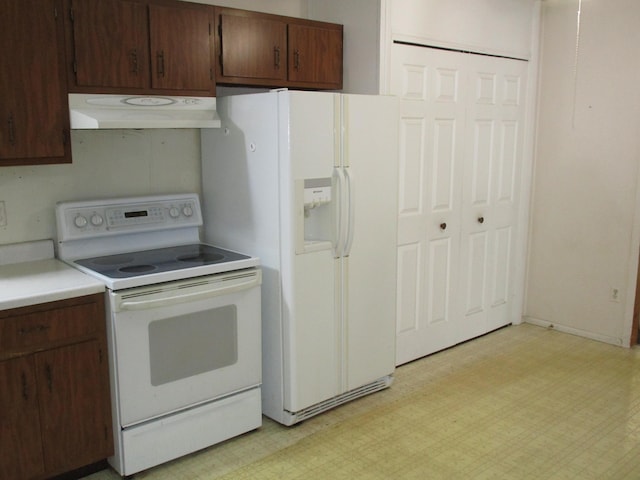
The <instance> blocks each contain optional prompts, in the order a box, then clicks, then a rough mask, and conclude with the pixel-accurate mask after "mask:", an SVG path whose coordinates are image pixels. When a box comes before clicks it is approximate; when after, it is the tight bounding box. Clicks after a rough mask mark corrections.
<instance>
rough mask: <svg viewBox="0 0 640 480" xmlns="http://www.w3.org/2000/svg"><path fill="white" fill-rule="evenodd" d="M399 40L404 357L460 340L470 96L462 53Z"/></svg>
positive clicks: (396, 77)
mask: <svg viewBox="0 0 640 480" xmlns="http://www.w3.org/2000/svg"><path fill="white" fill-rule="evenodd" d="M393 48H394V55H393V58H394V67H393V75H392V91H393V93H394V94H396V95H398V96H399V97H400V110H401V112H400V120H399V122H400V152H399V154H400V172H399V179H400V180H399V181H400V185H399V194H400V197H399V212H398V262H399V264H398V272H399V277H398V291H397V298H398V308H397V312H398V319H397V322H398V323H397V325H398V329H397V348H396V351H397V352H398V356H397V363H398V364H402V363H406V362H408V361H411V360H413V359H416V358H419V357H422V356H424V355H427V354H429V353H432V352H435V351H437V350H441V349H443V348H446V347H447V346H450V345H451V342H452V341H453V340H454V336H453V334H454V332H455V330H456V329H455V327H452V326H451V322H453V321H454V319H455V318H456V313H455V309H456V308H457V307H456V305H455V296H454V292H453V288H454V285H456V283H457V277H458V270H459V266H458V262H459V259H458V252H459V248H460V247H459V240H460V221H459V217H460V206H461V187H462V185H461V184H460V182H459V181H457V180H456V178H457V177H458V176H459V175H460V173H459V169H460V167H461V164H462V162H461V160H462V151H463V149H462V145H463V143H462V142H463V137H462V134H463V131H464V103H463V96H462V90H461V85H462V83H461V82H462V65H461V63H460V59H461V57H456V56H449V55H446V54H445V52H442V51H437V50H428V51H427V53H425V49H423V48H420V47H411V46H402V45H394V47H393ZM411 261H413V262H415V266H413V267H411V266H410V262H411Z"/></svg>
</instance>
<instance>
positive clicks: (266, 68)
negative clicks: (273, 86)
mask: <svg viewBox="0 0 640 480" xmlns="http://www.w3.org/2000/svg"><path fill="white" fill-rule="evenodd" d="M238 39H242V41H238ZM286 49H287V24H286V23H285V22H282V21H278V20H274V19H271V18H266V17H253V16H247V17H245V16H238V15H224V14H223V15H220V50H221V56H222V68H221V70H222V71H221V72H220V73H221V75H222V76H224V77H241V78H262V79H275V80H286V78H287V50H286Z"/></svg>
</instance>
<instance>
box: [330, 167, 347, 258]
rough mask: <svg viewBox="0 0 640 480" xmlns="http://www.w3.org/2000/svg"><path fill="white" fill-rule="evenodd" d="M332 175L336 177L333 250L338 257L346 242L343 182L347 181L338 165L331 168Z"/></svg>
mask: <svg viewBox="0 0 640 480" xmlns="http://www.w3.org/2000/svg"><path fill="white" fill-rule="evenodd" d="M333 175H334V177H335V179H336V189H335V191H336V196H335V199H334V202H335V212H336V213H335V218H336V242H335V247H334V250H333V254H334V257H336V258H339V257H342V256H343V255H344V248H345V244H346V233H347V221H348V218H345V217H346V211H345V192H346V187H345V184H346V182H347V180H346V178H345V174H344V170H343V169H342V168H340V167H336V168H334V170H333Z"/></svg>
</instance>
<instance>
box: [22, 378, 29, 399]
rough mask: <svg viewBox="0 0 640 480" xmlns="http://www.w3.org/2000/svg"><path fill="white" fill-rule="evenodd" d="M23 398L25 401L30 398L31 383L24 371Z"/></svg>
mask: <svg viewBox="0 0 640 480" xmlns="http://www.w3.org/2000/svg"><path fill="white" fill-rule="evenodd" d="M21 379H22V398H24V400H25V401H28V400H29V385H28V384H27V374H26V373H24V372H22V377H21Z"/></svg>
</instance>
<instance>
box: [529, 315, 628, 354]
mask: <svg viewBox="0 0 640 480" xmlns="http://www.w3.org/2000/svg"><path fill="white" fill-rule="evenodd" d="M522 319H523V320H524V322H525V323H530V324H531V325H537V326H538V327H544V328H552V329H554V330H558V331H559V332H563V333H569V334H571V335H577V336H579V337H585V338H589V339H591V340H597V341H599V342H604V343H609V344H611V345H616V346H618V347H628V345H625V344H624V342H623V339H622V338H616V337H610V336H609V335H601V334H599V333H594V332H589V331H587V330H581V329H579V328H573V327H569V326H567V325H562V324H559V323H554V322H549V321H547V320H541V319H539V318H535V317H529V316H527V315H525V316H523V317H522Z"/></svg>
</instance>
